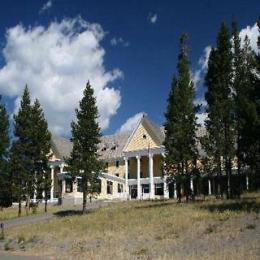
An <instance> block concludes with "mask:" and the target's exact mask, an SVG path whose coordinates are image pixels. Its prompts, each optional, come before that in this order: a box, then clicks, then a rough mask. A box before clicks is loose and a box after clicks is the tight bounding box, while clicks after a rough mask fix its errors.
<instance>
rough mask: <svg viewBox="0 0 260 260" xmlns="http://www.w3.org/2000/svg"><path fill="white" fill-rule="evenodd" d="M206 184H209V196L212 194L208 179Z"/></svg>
mask: <svg viewBox="0 0 260 260" xmlns="http://www.w3.org/2000/svg"><path fill="white" fill-rule="evenodd" d="M208 184H209V195H211V194H212V192H211V182H210V179H208Z"/></svg>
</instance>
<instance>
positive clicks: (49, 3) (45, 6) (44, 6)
mask: <svg viewBox="0 0 260 260" xmlns="http://www.w3.org/2000/svg"><path fill="white" fill-rule="evenodd" d="M51 7H52V1H51V0H49V1H47V2H46V3H45V4H44V5H43V6H42V8H41V10H40V13H43V12H45V11H46V10H48V9H50V8H51Z"/></svg>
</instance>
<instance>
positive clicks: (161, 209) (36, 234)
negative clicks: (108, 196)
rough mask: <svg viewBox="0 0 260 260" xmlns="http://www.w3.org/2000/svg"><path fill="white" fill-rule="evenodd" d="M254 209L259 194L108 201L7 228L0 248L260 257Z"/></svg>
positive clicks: (125, 255) (95, 255)
mask: <svg viewBox="0 0 260 260" xmlns="http://www.w3.org/2000/svg"><path fill="white" fill-rule="evenodd" d="M259 210H260V193H249V194H246V195H245V196H244V197H243V198H242V199H241V200H240V201H235V200H231V201H221V200H215V199H213V198H210V199H207V200H206V201H201V202H195V203H180V204H178V203H176V201H174V200H168V201H128V202H118V203H111V204H109V205H108V206H105V207H103V208H99V209H95V210H91V211H89V212H88V214H86V215H81V214H79V212H77V211H69V212H67V214H64V213H63V214H58V215H57V216H56V217H54V218H53V219H51V220H48V221H47V222H41V223H37V224H32V225H25V226H17V227H13V228H10V229H9V230H7V235H6V239H5V241H2V249H8V250H14V251H21V252H20V253H21V254H29V255H32V254H33V255H44V256H46V257H48V256H51V257H54V259H72V258H76V259H77V258H78V259H260V236H259V234H260V218H259ZM64 215H65V216H64Z"/></svg>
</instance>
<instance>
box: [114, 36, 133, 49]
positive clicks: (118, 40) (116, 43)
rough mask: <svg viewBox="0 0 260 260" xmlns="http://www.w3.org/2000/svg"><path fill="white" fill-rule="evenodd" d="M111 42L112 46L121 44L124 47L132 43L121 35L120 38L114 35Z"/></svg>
mask: <svg viewBox="0 0 260 260" xmlns="http://www.w3.org/2000/svg"><path fill="white" fill-rule="evenodd" d="M110 44H111V45H112V46H117V45H121V46H123V47H128V46H129V45H130V43H129V42H128V41H126V40H124V39H123V38H122V37H119V38H116V37H113V38H112V39H111V40H110Z"/></svg>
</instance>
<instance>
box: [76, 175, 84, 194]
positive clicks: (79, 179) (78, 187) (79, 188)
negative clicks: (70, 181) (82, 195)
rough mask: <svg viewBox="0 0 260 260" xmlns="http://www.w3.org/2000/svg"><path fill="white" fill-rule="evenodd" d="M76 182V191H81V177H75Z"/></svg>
mask: <svg viewBox="0 0 260 260" xmlns="http://www.w3.org/2000/svg"><path fill="white" fill-rule="evenodd" d="M77 182H78V185H77V192H83V190H82V178H77Z"/></svg>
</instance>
